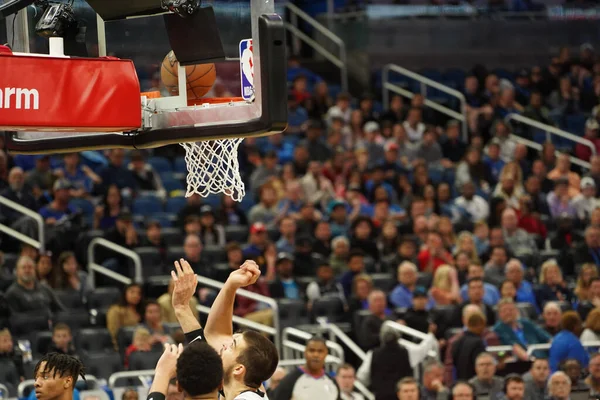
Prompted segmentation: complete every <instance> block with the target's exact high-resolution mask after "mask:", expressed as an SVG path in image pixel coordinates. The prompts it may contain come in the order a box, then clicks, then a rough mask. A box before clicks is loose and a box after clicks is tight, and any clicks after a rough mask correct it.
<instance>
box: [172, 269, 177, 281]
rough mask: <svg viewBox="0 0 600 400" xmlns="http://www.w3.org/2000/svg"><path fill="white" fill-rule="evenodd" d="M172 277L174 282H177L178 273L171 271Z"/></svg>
mask: <svg viewBox="0 0 600 400" xmlns="http://www.w3.org/2000/svg"><path fill="white" fill-rule="evenodd" d="M171 278H173V281H174V282H177V280H178V279H177V273H176V272H175V271H171Z"/></svg>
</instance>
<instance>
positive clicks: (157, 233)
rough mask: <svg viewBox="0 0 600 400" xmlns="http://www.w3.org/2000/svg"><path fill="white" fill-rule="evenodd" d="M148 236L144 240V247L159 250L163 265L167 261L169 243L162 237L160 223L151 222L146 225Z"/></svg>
mask: <svg viewBox="0 0 600 400" xmlns="http://www.w3.org/2000/svg"><path fill="white" fill-rule="evenodd" d="M145 225H146V235H145V237H143V238H142V247H153V248H155V249H156V250H158V252H159V254H160V258H161V260H162V261H163V263H165V262H166V259H167V242H166V240H165V238H164V237H163V236H162V228H161V226H160V222H158V221H154V220H150V221H148V222H147V223H146V224H145Z"/></svg>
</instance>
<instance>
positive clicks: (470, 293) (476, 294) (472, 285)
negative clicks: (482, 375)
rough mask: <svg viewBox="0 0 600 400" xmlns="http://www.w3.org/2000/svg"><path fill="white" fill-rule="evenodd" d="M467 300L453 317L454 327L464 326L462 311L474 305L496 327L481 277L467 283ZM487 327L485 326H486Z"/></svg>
mask: <svg viewBox="0 0 600 400" xmlns="http://www.w3.org/2000/svg"><path fill="white" fill-rule="evenodd" d="M466 285H467V298H468V299H469V300H465V301H464V302H463V303H462V304H461V305H460V306H458V307H457V308H456V309H455V311H454V315H453V317H452V326H453V327H459V326H461V325H462V311H463V310H464V308H465V307H466V306H467V305H469V304H473V305H476V306H477V307H479V309H480V310H481V312H482V313H483V315H484V316H485V318H486V322H487V323H488V324H489V325H494V323H495V322H496V315H495V314H496V313H495V312H494V310H493V309H492V306H491V305H488V304H486V303H485V301H484V283H483V279H482V278H481V277H475V278H469V280H468V282H467V284H466ZM484 327H485V326H484ZM470 378H471V377H470V376H469V377H463V378H460V379H470Z"/></svg>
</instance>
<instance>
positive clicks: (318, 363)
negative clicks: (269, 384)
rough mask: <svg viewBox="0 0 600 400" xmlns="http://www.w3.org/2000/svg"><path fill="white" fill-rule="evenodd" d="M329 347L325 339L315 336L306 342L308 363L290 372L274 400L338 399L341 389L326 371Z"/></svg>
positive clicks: (305, 353) (278, 388)
mask: <svg viewBox="0 0 600 400" xmlns="http://www.w3.org/2000/svg"><path fill="white" fill-rule="evenodd" d="M327 353H328V349H327V345H326V344H325V340H323V339H321V338H316V337H313V338H312V339H310V340H309V341H308V342H307V343H306V350H305V351H304V358H305V359H306V364H305V365H304V366H303V368H297V369H295V370H293V371H292V372H290V373H288V374H287V375H286V376H285V377H284V378H283V379H282V380H281V383H280V384H279V386H278V387H277V389H276V390H275V394H274V397H273V400H288V399H291V398H294V399H295V400H312V399H322V400H336V399H339V398H340V389H339V387H338V385H337V383H336V382H335V380H334V379H333V378H331V377H330V376H329V375H327V374H326V373H325V369H324V366H325V357H327Z"/></svg>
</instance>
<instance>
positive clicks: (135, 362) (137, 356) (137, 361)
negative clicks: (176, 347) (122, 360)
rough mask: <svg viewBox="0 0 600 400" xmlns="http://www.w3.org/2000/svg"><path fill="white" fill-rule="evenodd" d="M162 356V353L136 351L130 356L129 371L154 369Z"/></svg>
mask: <svg viewBox="0 0 600 400" xmlns="http://www.w3.org/2000/svg"><path fill="white" fill-rule="evenodd" d="M161 355H162V352H160V351H156V350H154V351H135V352H133V353H131V354H130V355H129V370H130V371H141V370H145V369H154V368H155V367H156V363H157V362H158V359H159V358H160V356H161Z"/></svg>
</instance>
